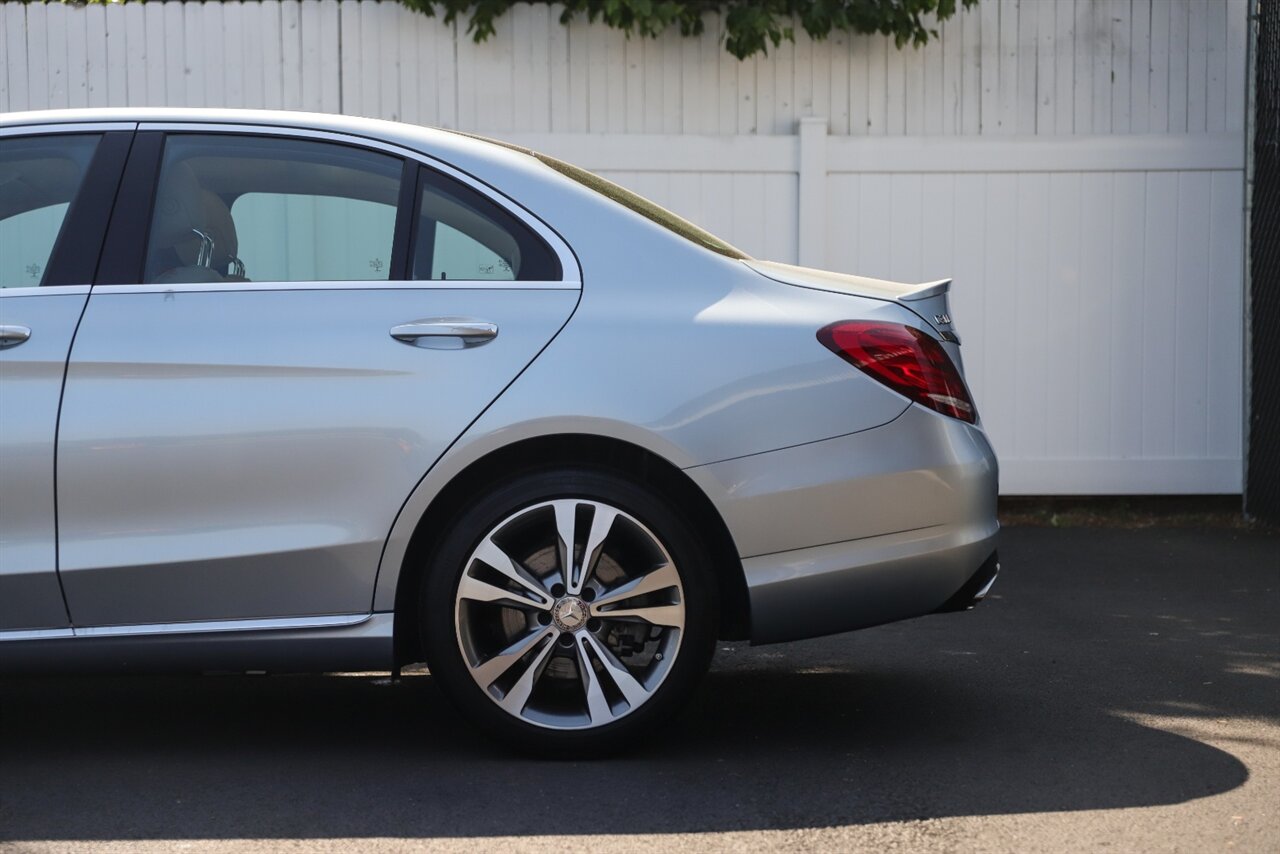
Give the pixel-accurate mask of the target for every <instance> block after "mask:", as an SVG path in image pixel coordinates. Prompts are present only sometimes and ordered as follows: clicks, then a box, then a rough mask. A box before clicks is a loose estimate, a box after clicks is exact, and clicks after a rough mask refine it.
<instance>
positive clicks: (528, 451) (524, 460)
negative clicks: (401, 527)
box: [395, 434, 751, 663]
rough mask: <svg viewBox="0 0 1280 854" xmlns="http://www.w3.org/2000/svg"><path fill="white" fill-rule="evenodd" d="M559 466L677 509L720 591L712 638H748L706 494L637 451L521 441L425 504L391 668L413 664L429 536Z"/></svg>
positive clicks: (572, 439) (578, 442)
mask: <svg viewBox="0 0 1280 854" xmlns="http://www.w3.org/2000/svg"><path fill="white" fill-rule="evenodd" d="M566 465H572V466H590V467H592V468H599V469H603V470H605V471H610V472H614V473H617V474H622V475H625V476H628V477H632V478H634V479H636V480H638V481H641V482H643V483H645V484H648V485H649V486H651V487H654V488H655V489H657V490H658V491H659V492H661V493H662V494H663V495H664V496H666V497H667V498H669V499H670V500H671V501H673V502H675V503H677V504H678V505H679V506H680V507H681V509H682V510H683V512H684V513H685V514H687V515H688V518H689V520H690V522H691V523H692V525H693V526H694V529H695V530H696V531H700V532H702V533H703V534H704V542H705V544H706V546H707V549H708V551H709V552H710V553H711V559H712V562H713V565H714V570H715V573H716V580H717V582H718V584H719V590H720V637H721V638H722V639H725V640H741V639H743V638H746V637H748V636H749V634H750V626H751V613H750V602H749V600H748V597H747V585H746V579H745V577H744V576H743V572H742V561H741V559H740V558H739V557H738V551H737V548H736V547H735V546H734V543H733V538H732V536H730V534H729V529H728V528H727V527H726V526H725V524H724V520H723V519H722V518H720V513H719V511H717V510H716V508H715V505H713V504H712V503H711V500H710V499H709V498H707V496H706V494H705V493H704V492H703V491H702V490H701V489H699V488H698V486H697V485H696V484H695V483H694V482H693V481H692V480H690V479H689V476H688V475H686V474H685V473H684V472H682V471H680V469H678V468H676V467H675V466H674V465H672V464H671V463H669V462H667V461H666V460H664V459H662V458H661V457H659V456H657V455H656V454H653V453H651V452H650V451H647V450H645V449H644V448H641V447H639V446H637V445H632V444H630V443H628V442H623V441H621V440H618V439H610V438H607V437H603V436H592V435H578V434H567V435H557V436H542V437H538V438H535V439H526V440H524V441H521V442H516V443H514V444H511V445H508V446H506V447H504V448H500V449H498V450H496V451H493V452H491V453H489V454H487V455H486V456H484V457H481V458H480V459H478V460H476V461H475V462H473V463H472V464H471V465H469V466H467V467H466V468H465V469H463V470H462V471H461V472H459V473H458V474H457V475H456V476H454V478H453V479H452V480H451V481H449V483H448V484H447V485H446V486H445V487H444V489H442V490H440V492H439V494H437V495H436V497H435V498H433V499H432V501H431V504H430V505H429V506H428V507H427V510H426V512H425V513H423V514H422V518H421V519H419V520H418V524H417V527H415V528H414V532H413V536H412V538H411V539H410V541H409V547H408V549H407V550H406V552H405V559H404V564H403V565H402V566H401V567H400V576H399V578H398V580H397V583H396V605H395V608H396V623H395V624H396V629H395V632H396V638H395V643H396V661H397V662H398V663H408V662H411V661H416V660H417V658H418V656H419V652H418V651H419V650H420V649H421V647H420V645H419V642H418V608H417V606H416V603H417V601H418V598H419V591H420V589H421V583H422V580H423V577H424V575H425V572H424V569H425V566H426V562H427V560H428V556H429V555H430V552H431V549H432V547H433V546H434V544H435V536H436V532H438V531H441V530H447V529H448V525H449V523H450V520H451V518H452V517H453V516H454V515H456V514H457V513H458V511H459V510H460V509H461V508H463V507H465V506H466V503H467V502H468V501H469V500H470V499H472V498H473V497H475V496H477V495H480V494H482V493H483V492H484V490H486V489H488V488H489V487H491V486H493V485H495V484H497V483H498V482H500V481H501V480H503V479H506V478H510V477H511V476H512V474H513V473H519V474H524V473H528V472H531V471H538V470H539V469H551V468H558V467H562V466H566Z"/></svg>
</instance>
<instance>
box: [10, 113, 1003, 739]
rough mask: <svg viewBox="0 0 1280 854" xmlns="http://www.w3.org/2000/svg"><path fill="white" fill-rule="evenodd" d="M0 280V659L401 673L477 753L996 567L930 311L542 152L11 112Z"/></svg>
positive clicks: (13, 666)
mask: <svg viewBox="0 0 1280 854" xmlns="http://www.w3.org/2000/svg"><path fill="white" fill-rule="evenodd" d="M51 152H52V153H51ZM42 158H43V159H42ZM24 217H25V219H24ZM41 217H43V218H44V219H41ZM6 223H8V225H7V226H6ZM42 223H44V225H42ZM6 228H7V231H6ZM41 228H43V229H44V231H43V232H41ZM33 233H34V234H37V237H36V238H30V237H24V235H29V234H33ZM41 235H43V236H41ZM42 240H43V241H44V243H41V241H42ZM40 246H43V247H44V248H43V249H41V248H39V247H40ZM32 247H35V248H32ZM24 253H28V254H30V253H34V254H42V257H43V258H44V260H43V261H41V260H40V259H38V258H37V259H35V260H29V259H28V258H27V257H26V254H24ZM33 271H34V272H33ZM0 284H3V285H5V287H4V288H3V289H0V327H3V330H4V332H3V335H4V340H3V341H0V345H3V346H0V453H2V456H0V496H2V498H0V502H2V503H0V669H3V670H10V671H22V670H25V671H45V670H51V669H55V668H73V669H75V668H81V669H82V668H108V669H139V668H150V667H157V666H160V667H180V668H190V669H203V670H305V669H321V670H341V669H390V668H394V667H397V666H399V665H401V664H404V663H406V662H410V661H418V660H422V659H423V658H424V656H425V657H426V658H428V659H429V663H430V666H431V669H432V672H433V673H439V674H440V675H441V678H442V679H444V680H445V681H446V684H447V685H450V686H452V687H450V693H451V694H452V695H453V696H454V698H455V699H458V700H459V701H460V702H461V703H463V705H464V706H467V705H468V704H471V707H472V708H474V709H475V710H476V714H477V715H478V716H480V717H484V716H488V718H489V719H488V720H483V721H482V723H488V724H490V725H491V728H492V729H495V730H497V731H499V734H505V735H509V736H513V737H516V738H523V739H526V740H527V741H528V742H529V743H531V744H538V745H542V744H545V743H560V741H572V740H573V739H575V738H576V739H578V740H579V741H582V740H585V739H590V738H595V739H597V740H598V741H601V742H602V743H603V741H616V740H619V739H623V738H625V737H626V736H627V735H628V734H629V733H630V729H631V728H634V729H636V730H637V731H638V730H639V729H640V728H641V727H642V726H647V725H652V721H649V720H643V721H642V720H641V719H642V718H645V717H646V715H647V716H648V718H652V719H653V720H655V721H656V720H660V719H661V718H662V717H663V716H665V715H666V714H668V713H669V709H666V708H665V707H664V708H661V709H659V708H658V707H660V706H664V704H666V703H667V701H665V700H664V701H663V702H662V703H658V702H656V701H653V702H651V699H652V698H653V697H657V696H658V695H660V694H662V693H663V692H666V693H669V694H672V695H683V694H686V693H687V688H685V687H679V686H677V685H676V684H675V683H677V682H681V683H683V682H688V683H689V685H691V684H692V683H693V681H694V680H695V677H696V675H697V674H698V673H700V672H701V670H702V669H704V668H705V666H706V659H707V658H709V656H710V649H711V643H712V642H713V641H714V639H715V638H716V637H717V636H720V637H728V638H750V639H751V640H752V641H754V642H774V641H785V640H791V639H797V638H804V637H812V636H817V635H822V634H828V633H833V632H840V631H846V630H850V629H857V628H862V627H866V626H871V625H876V624H879V623H884V622H888V621H892V620H899V619H903V618H907V617H914V616H919V615H923V614H928V613H933V612H935V611H939V610H959V609H963V608H965V607H968V606H969V605H970V604H972V603H973V602H974V601H975V600H976V599H978V598H980V597H981V595H982V594H984V593H985V590H986V588H987V587H989V586H990V582H991V581H992V579H993V578H994V576H995V572H996V568H997V565H996V562H995V536H996V531H997V523H996V516H995V498H996V477H997V467H996V460H995V457H994V454H993V452H992V450H991V447H990V445H989V444H988V442H987V440H986V438H985V435H984V434H983V431H982V429H981V426H980V423H979V422H978V420H977V414H976V411H975V410H974V409H973V407H972V401H971V400H969V398H968V393H967V391H966V390H965V389H964V384H963V380H962V378H961V374H960V365H961V362H960V351H959V339H958V337H957V336H956V334H955V332H954V330H953V328H952V325H951V318H950V316H949V309H948V306H947V288H948V286H947V283H945V282H944V283H933V284H930V285H923V286H914V287H913V286H906V285H898V284H895V283H889V282H882V281H876V280H870V279H862V278H857V277H853V276H843V275H837V274H832V273H824V272H820V271H816V270H808V269H802V268H797V267H790V266H787V265H782V264H773V263H768V262H760V261H756V260H753V259H749V258H747V257H746V256H744V255H742V254H741V253H739V252H737V251H736V250H734V249H733V248H732V247H729V246H727V245H725V244H723V243H720V242H719V241H717V240H715V239H714V238H712V237H711V236H710V235H706V234H705V233H702V232H699V231H698V230H696V229H694V228H693V227H691V226H688V224H687V223H683V222H682V221H678V220H676V219H675V218H674V217H671V216H670V215H669V214H666V213H665V212H663V211H661V210H660V209H656V208H653V207H652V206H647V205H645V204H644V203H643V202H642V201H640V200H637V199H634V198H631V197H629V196H627V195H626V194H624V193H622V192H621V191H619V190H617V188H613V187H611V186H610V185H607V184H605V183H601V182H598V181H597V179H594V177H593V176H589V175H586V174H585V173H580V172H578V171H577V170H574V169H572V168H571V167H567V166H565V165H564V164H559V163H558V162H556V161H552V160H550V159H548V158H540V157H537V156H534V155H533V154H532V153H530V152H524V151H521V150H516V149H512V148H509V147H505V146H500V145H497V144H493V143H491V142H487V141H483V140H478V139H475V138H470V137H467V136H465V135H461V134H457V133H451V132H446V131H438V130H428V129H424V128H419V127H413V126H408V125H401V124H395V123H388V122H380V121H372V120H361V119H352V118H344V117H336V116H319V115H307V114H295V113H260V112H232V111H199V110H130V111H116V110H108V111H70V112H53V113H33V114H10V115H7V116H3V117H0ZM903 360H905V361H903ZM913 383H914V385H912V384H913ZM513 484H515V485H514V486H513ZM469 514H470V515H469ZM610 525H613V527H610ZM544 529H545V530H544ZM486 532H487V533H486ZM610 537H612V540H610V539H609V538H610ZM455 540H456V542H454V541H455ZM566 540H567V541H569V542H568V545H567V546H566ZM610 543H612V544H610ZM504 550H505V552H504ZM455 552H456V554H455ZM508 552H509V553H510V554H508ZM516 552H518V554H517V553H516ZM486 555H488V557H486ZM495 556H496V557H495ZM508 558H509V559H510V561H511V563H510V565H507V563H506V561H507V560H508ZM498 564H501V565H498ZM655 567H657V568H658V569H655ZM663 567H666V569H663ZM495 571H496V572H497V575H495V574H494V573H495ZM660 573H667V574H665V575H661V574H660ZM433 579H443V580H439V581H433ZM646 579H647V580H646ZM659 582H662V586H659ZM433 585H436V586H433ZM469 585H471V587H474V589H473V590H471V591H470V593H469V592H468V590H469V589H470V588H469ZM637 585H640V587H639V588H638V587H637ZM437 587H438V589H437ZM649 588H652V589H649ZM637 589H640V590H641V593H639V594H637V593H636V592H635V591H636V590H637ZM502 590H505V592H499V591H502ZM646 591H647V592H646ZM628 595H629V596H630V597H631V598H630V599H628V598H627V596H628ZM606 600H608V601H609V604H604V603H605V602H606ZM646 609H649V610H646ZM654 609H658V610H654ZM491 612H492V613H491ZM636 625H639V626H641V627H642V628H641V629H636V628H635V626H636ZM433 627H434V628H433ZM432 631H438V632H440V636H439V638H437V639H435V640H434V641H433V640H432V637H431V634H432ZM446 647H447V649H446ZM695 647H696V649H695ZM664 650H665V653H664V652H663V651H664ZM500 655H507V656H508V658H507V659H502V658H500V657H499V656H500ZM655 655H656V656H657V657H656V658H655V657H654V656H655ZM444 659H449V661H445V660H444ZM679 659H685V660H687V661H688V664H687V665H677V664H676V663H673V660H676V661H678V660H679ZM506 665H510V667H509V668H508V667H506ZM680 666H686V667H687V669H688V670H689V673H690V675H689V676H688V677H687V678H686V677H685V676H684V675H682V674H679V675H677V676H675V677H671V673H672V672H674V671H676V670H678V669H679V667H680ZM486 667H487V668H488V669H487V670H486ZM619 667H621V668H623V670H621V671H620V670H619V669H618V668H619ZM451 668H452V669H453V671H456V672H455V673H454V674H453V675H449V674H450V669H451ZM500 670H501V671H503V672H502V673H499V671H500ZM535 671H536V672H535ZM495 674H498V675H497V676H496V677H495ZM521 674H527V675H528V678H527V679H524V680H523V681H521V679H518V678H517V677H519V676H520V675H521ZM545 674H550V675H549V676H547V678H546V679H544V678H543V676H544V675H545ZM468 676H469V677H470V678H471V679H472V682H471V683H468V682H467V680H466V678H464V677H468ZM490 677H495V678H494V679H493V680H491V681H486V680H489V679H490ZM553 677H554V678H555V679H558V680H559V681H558V682H554V683H552V688H545V687H544V686H543V683H545V682H547V681H548V680H551V679H552V678H553ZM668 677H671V678H668ZM513 680H514V681H513ZM467 684H472V685H473V687H474V688H475V690H474V691H473V692H471V694H469V695H468V696H464V697H459V696H457V695H458V694H459V693H463V694H467V691H468V689H467V688H465V687H464V686H465V685H467ZM553 688H554V690H552V689H553ZM575 692H576V694H575ZM574 696H576V697H578V699H574ZM489 701H492V702H489ZM675 702H676V700H675V699H672V700H671V701H670V703H671V704H674V703H675ZM649 707H654V711H653V712H652V713H651V714H650V713H648V712H646V713H645V714H644V715H642V714H638V713H637V714H633V712H639V711H643V710H644V709H647V708H649ZM504 730H505V732H504ZM557 740H559V741H557Z"/></svg>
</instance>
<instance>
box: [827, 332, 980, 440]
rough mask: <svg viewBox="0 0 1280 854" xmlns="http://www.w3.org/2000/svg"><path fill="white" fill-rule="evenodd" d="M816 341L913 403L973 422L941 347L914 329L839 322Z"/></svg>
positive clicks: (975, 414) (963, 390) (974, 415)
mask: <svg viewBox="0 0 1280 854" xmlns="http://www.w3.org/2000/svg"><path fill="white" fill-rule="evenodd" d="M818 340H819V341H821V342H822V343H823V345H824V346H826V348H827V349H828V350H830V351H831V352H833V353H835V354H836V355H837V356H839V357H840V358H842V359H844V360H845V361H846V362H848V363H849V364H851V365H853V366H854V367H855V368H857V369H859V370H860V371H862V372H863V373H866V374H869V375H870V376H871V377H873V378H874V379H877V380H879V381H880V382H882V383H884V384H885V385H887V386H888V387H889V388H891V389H893V390H894V391H896V392H898V393H899V394H901V395H904V396H906V397H908V398H910V399H911V400H913V401H915V402H916V403H919V404H922V405H923V406H927V407H929V408H930V409H932V410H934V411H936V412H941V413H942V414H943V415H950V416H951V417H952V418H959V419H960V420H961V421H967V422H969V423H970V424H972V423H974V421H975V420H977V417H978V411H977V409H976V408H975V407H974V405H973V400H972V398H970V397H969V390H968V389H967V388H965V385H964V380H963V379H961V378H960V372H959V371H957V370H956V366H955V363H954V362H952V361H951V357H950V356H948V355H947V351H946V350H943V349H942V345H941V344H939V343H938V342H937V341H935V340H934V339H933V338H931V337H929V336H928V335H926V334H925V333H923V332H921V331H920V330H918V329H912V328H911V327H910V326H903V325H902V324H900V323H884V322H882V321H875V320H841V321H838V322H836V323H833V324H831V325H830V326H824V327H823V328H822V329H820V330H818Z"/></svg>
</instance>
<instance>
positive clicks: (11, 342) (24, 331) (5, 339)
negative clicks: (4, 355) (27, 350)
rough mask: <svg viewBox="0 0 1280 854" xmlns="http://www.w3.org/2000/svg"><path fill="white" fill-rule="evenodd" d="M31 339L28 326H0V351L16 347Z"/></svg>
mask: <svg viewBox="0 0 1280 854" xmlns="http://www.w3.org/2000/svg"><path fill="white" fill-rule="evenodd" d="M30 337H31V327H29V326H17V325H13V326H0V350H3V349H4V348H5V347H16V346H18V345H19V344H21V343H22V342H23V341H26V340H27V339H28V338H30Z"/></svg>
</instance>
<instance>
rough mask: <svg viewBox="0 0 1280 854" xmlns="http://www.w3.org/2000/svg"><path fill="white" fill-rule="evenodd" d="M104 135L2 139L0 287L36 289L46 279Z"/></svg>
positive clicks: (0, 150) (0, 174) (0, 155)
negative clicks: (69, 212) (51, 258)
mask: <svg viewBox="0 0 1280 854" xmlns="http://www.w3.org/2000/svg"><path fill="white" fill-rule="evenodd" d="M98 139H99V136H98V135H97V134H94V135H90V136H40V137H8V138H5V139H0V288H30V287H36V286H37V285H39V284H40V283H41V282H42V281H43V279H44V275H45V272H46V271H47V270H48V268H49V258H50V256H51V255H52V254H53V247H54V244H55V243H57V241H58V235H59V234H60V233H61V232H62V224H63V221H64V220H65V219H66V217H67V209H68V208H69V207H70V206H71V201H72V200H73V199H74V198H75V196H76V193H77V192H78V191H79V189H80V185H81V184H82V183H83V181H84V176H85V173H86V172H87V171H88V168H89V161H90V159H91V158H92V157H93V152H94V149H95V148H96V147H97V144H98ZM95 252H96V249H95Z"/></svg>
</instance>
